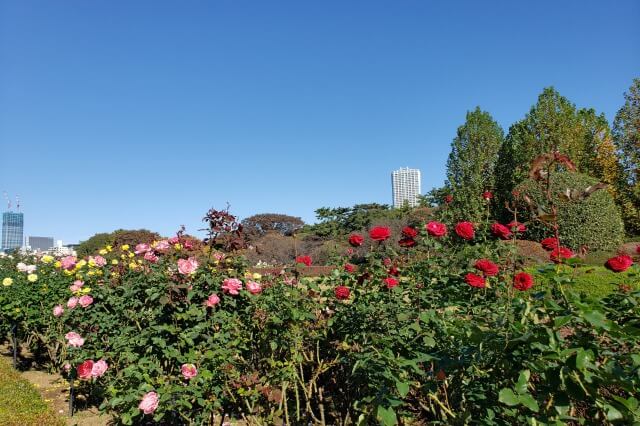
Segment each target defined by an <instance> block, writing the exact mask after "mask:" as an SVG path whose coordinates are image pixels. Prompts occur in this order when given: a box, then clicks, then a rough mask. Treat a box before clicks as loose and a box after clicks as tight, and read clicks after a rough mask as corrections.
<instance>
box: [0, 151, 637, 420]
mask: <svg viewBox="0 0 640 426" xmlns="http://www.w3.org/2000/svg"><path fill="white" fill-rule="evenodd" d="M573 169H574V165H573V163H572V162H571V160H570V159H569V158H568V157H567V156H565V155H563V154H560V153H557V152H555V153H550V154H545V155H543V156H541V157H539V158H538V159H536V161H535V162H534V163H533V168H532V170H531V171H530V173H531V176H532V181H533V183H535V184H537V185H538V186H539V188H541V191H542V192H541V194H542V195H543V196H542V198H535V197H533V195H531V194H527V193H516V194H514V201H513V203H512V204H511V206H510V211H511V212H512V214H513V217H512V219H511V221H509V222H507V223H500V222H498V221H496V220H494V219H492V218H491V216H490V212H489V208H488V207H487V209H486V215H485V216H484V219H483V220H481V221H469V220H465V218H464V217H454V215H453V210H452V209H450V208H449V207H448V203H450V202H453V199H454V197H455V194H453V196H451V197H447V200H446V201H445V203H444V204H443V205H442V206H441V208H439V209H438V211H437V213H436V217H434V218H432V220H429V221H427V222H425V223H411V224H407V225H406V226H405V227H403V228H402V229H401V231H400V232H398V233H395V232H393V231H391V230H390V229H389V228H388V227H384V226H375V227H372V228H370V229H368V230H366V233H365V232H363V233H352V234H350V235H349V236H348V238H347V239H346V241H345V243H348V245H349V248H348V249H346V250H343V251H342V252H338V253H336V254H335V256H334V257H333V259H332V264H333V266H334V268H333V271H332V272H331V273H329V274H325V275H322V276H316V277H313V276H311V277H309V276H305V274H303V272H304V270H305V268H310V267H312V262H313V259H312V258H311V257H309V256H304V255H300V256H298V258H297V263H296V264H295V265H294V264H291V265H289V266H286V267H283V268H282V269H281V270H280V271H279V272H271V273H264V274H261V273H258V272H255V270H253V271H249V270H248V269H247V266H248V265H247V262H246V260H245V259H244V257H243V256H242V255H241V252H239V251H236V250H233V244H229V242H232V241H233V240H234V238H239V237H241V229H240V227H239V226H238V224H237V223H236V222H235V219H234V218H233V216H231V215H229V214H228V213H227V212H217V211H214V210H212V211H211V212H209V214H208V215H207V217H206V218H205V220H206V222H207V224H208V227H209V231H210V232H209V236H210V238H209V239H208V240H205V241H204V243H203V242H201V241H197V240H195V239H193V238H192V237H188V236H186V235H184V234H183V233H182V232H178V233H177V235H175V236H173V237H171V238H167V239H161V240H157V241H153V242H141V243H139V244H137V245H135V246H133V245H132V246H129V245H127V244H123V245H120V246H111V245H109V246H106V247H103V248H101V249H99V250H98V251H97V252H96V253H94V254H92V255H89V256H86V257H82V258H79V257H72V256H67V257H62V258H53V257H51V256H46V255H45V256H41V257H33V256H27V257H20V256H18V255H10V256H5V257H2V258H0V265H1V266H0V275H1V278H2V287H1V288H0V318H1V319H2V322H1V323H0V324H1V327H2V329H1V332H2V335H3V336H7V339H8V341H9V342H10V343H11V344H12V345H14V346H16V345H17V346H20V345H21V344H22V345H23V346H26V347H27V348H28V350H30V351H31V352H33V353H34V354H36V356H37V359H38V362H39V365H40V368H42V369H48V370H50V371H55V372H59V373H60V374H61V375H62V377H64V379H65V381H66V383H67V386H68V387H69V388H70V393H69V395H70V396H69V399H70V403H71V404H74V401H77V400H78V399H82V400H83V401H85V403H90V404H95V405H97V406H99V408H100V410H103V411H105V412H108V413H110V414H111V416H112V418H113V421H114V422H115V423H119V424H172V425H173V424H220V423H222V421H223V419H225V418H226V419H227V421H231V422H234V421H241V422H243V424H265V425H266V424H305V425H306V424H326V425H338V424H339V425H347V424H376V423H380V424H385V425H393V424H425V423H430V424H467V423H483V424H503V425H507V424H526V423H528V424H582V423H587V424H607V423H624V424H632V423H634V422H639V421H640V405H639V403H638V398H637V397H638V391H639V390H640V291H638V285H637V284H638V279H637V276H636V268H637V266H635V265H634V257H635V255H636V253H630V254H613V255H612V256H611V257H610V258H609V259H608V260H606V262H605V265H604V266H606V268H608V270H610V271H611V273H612V274H617V275H616V276H621V277H623V281H624V282H623V283H622V284H620V285H619V288H617V289H615V290H614V291H612V292H610V293H609V294H608V295H606V296H604V297H594V296H592V295H590V294H589V292H588V291H580V290H578V289H575V288H574V277H575V276H576V272H577V271H579V270H581V269H582V268H585V266H584V263H583V260H582V259H581V257H580V256H577V255H576V253H575V252H574V250H572V249H571V248H569V247H567V246H565V245H564V243H563V238H562V235H563V234H562V229H561V223H560V222H559V220H558V218H559V217H560V215H561V212H560V209H561V208H562V206H560V205H559V204H558V203H556V202H554V198H553V194H552V192H553V185H550V183H551V182H552V181H553V178H552V175H553V174H554V173H573ZM583 189H584V188H580V190H583ZM587 192H588V190H587ZM602 194H603V195H604V194H605V192H604V191H603V192H602ZM598 195H599V192H598V191H596V192H594V193H590V194H588V195H584V197H583V198H584V199H576V200H573V201H571V202H572V203H583V202H585V199H587V198H588V197H589V196H592V197H596V196H598ZM477 197H478V200H480V201H481V202H483V203H485V204H486V205H487V206H488V205H489V203H490V202H491V199H492V198H493V194H492V193H491V192H490V191H485V192H484V193H478V194H477ZM545 197H546V198H545ZM543 204H544V210H545V212H546V213H545V214H544V215H543V214H540V213H539V212H540V211H541V210H542V207H541V206H542V205H543ZM522 206H524V207H522ZM527 206H528V207H527ZM521 207H522V209H521ZM527 209H528V210H527ZM527 211H528V213H527ZM531 212H538V213H535V214H534V213H531ZM525 218H526V219H525ZM535 226H538V227H539V229H542V230H543V235H544V239H541V240H540V241H538V242H537V243H535V244H538V245H539V247H540V249H544V250H546V251H547V253H548V262H547V263H546V264H538V265H536V266H534V267H532V266H527V265H526V264H525V262H524V261H523V258H522V253H521V252H520V251H519V250H518V242H519V241H520V240H521V239H522V238H523V236H524V235H527V233H528V232H529V231H530V229H529V228H530V227H535ZM225 235H226V236H227V237H229V238H227V239H226V242H227V248H228V249H227V250H224V251H222V250H221V246H220V241H221V237H222V236H225ZM392 242H397V244H391V243H392ZM16 349H17V348H16Z"/></svg>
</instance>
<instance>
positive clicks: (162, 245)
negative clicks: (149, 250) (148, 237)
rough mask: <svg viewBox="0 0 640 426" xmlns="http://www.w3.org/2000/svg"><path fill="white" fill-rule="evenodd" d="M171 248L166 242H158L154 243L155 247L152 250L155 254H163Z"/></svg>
mask: <svg viewBox="0 0 640 426" xmlns="http://www.w3.org/2000/svg"><path fill="white" fill-rule="evenodd" d="M170 248H171V245H170V244H169V241H167V240H160V241H158V242H157V243H156V246H155V247H154V249H155V250H156V251H157V252H160V253H164V252H165V251H167V250H169V249H170Z"/></svg>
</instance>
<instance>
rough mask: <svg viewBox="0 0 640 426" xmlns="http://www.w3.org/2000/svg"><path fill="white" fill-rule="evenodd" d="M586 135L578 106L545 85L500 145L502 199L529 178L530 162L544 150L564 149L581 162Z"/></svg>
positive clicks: (498, 179) (498, 182)
mask: <svg viewBox="0 0 640 426" xmlns="http://www.w3.org/2000/svg"><path fill="white" fill-rule="evenodd" d="M583 135H584V132H583V127H582V125H581V123H580V120H579V118H578V115H577V112H576V107H575V105H574V104H572V103H571V102H569V100H568V99H567V98H565V97H564V96H561V95H560V94H559V93H558V92H557V91H556V90H555V89H554V88H553V87H547V88H545V89H544V90H543V91H542V93H541V94H540V96H538V102H537V103H536V104H535V105H534V106H533V107H531V110H530V111H529V113H528V114H527V115H526V116H525V118H524V119H522V120H520V121H518V122H516V123H514V124H513V125H512V126H511V127H510V128H509V133H508V134H507V137H506V138H505V141H504V144H503V146H502V147H501V148H500V153H499V158H498V165H497V166H496V187H497V189H498V195H499V199H500V200H501V201H504V200H505V199H509V197H510V193H511V190H512V189H513V188H514V187H515V185H517V184H518V183H520V182H522V181H523V180H524V179H525V178H526V177H527V174H528V172H529V165H530V163H531V161H532V160H533V159H534V158H535V157H537V156H538V155H540V154H542V153H544V152H549V151H561V152H563V153H564V154H567V155H569V156H570V157H571V158H572V159H573V160H574V161H579V159H580V158H581V156H582V152H583V146H584V138H583ZM579 166H580V165H579V164H578V167H579Z"/></svg>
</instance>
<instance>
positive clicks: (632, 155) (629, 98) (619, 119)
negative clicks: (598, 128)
mask: <svg viewBox="0 0 640 426" xmlns="http://www.w3.org/2000/svg"><path fill="white" fill-rule="evenodd" d="M624 100H625V102H624V105H623V106H622V108H620V110H619V111H618V113H617V114H616V117H615V119H614V121H613V132H612V134H613V140H614V143H615V146H616V148H617V150H618V153H619V155H620V160H621V163H622V179H621V182H620V189H619V190H620V193H621V195H622V196H623V197H624V200H623V204H622V214H623V217H624V219H625V224H626V227H627V232H630V233H633V234H640V78H636V79H634V80H633V83H632V84H631V87H630V88H629V91H628V92H626V93H625V94H624Z"/></svg>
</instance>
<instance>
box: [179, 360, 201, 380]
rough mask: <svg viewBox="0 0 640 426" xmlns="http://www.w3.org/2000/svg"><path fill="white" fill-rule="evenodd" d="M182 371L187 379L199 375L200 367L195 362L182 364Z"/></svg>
mask: <svg viewBox="0 0 640 426" xmlns="http://www.w3.org/2000/svg"><path fill="white" fill-rule="evenodd" d="M180 371H181V372H182V375H183V376H184V378H185V379H187V380H190V379H193V378H194V377H196V376H197V375H198V369H197V368H196V366H195V365H193V364H182V367H180Z"/></svg>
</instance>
